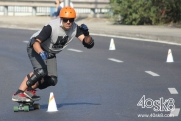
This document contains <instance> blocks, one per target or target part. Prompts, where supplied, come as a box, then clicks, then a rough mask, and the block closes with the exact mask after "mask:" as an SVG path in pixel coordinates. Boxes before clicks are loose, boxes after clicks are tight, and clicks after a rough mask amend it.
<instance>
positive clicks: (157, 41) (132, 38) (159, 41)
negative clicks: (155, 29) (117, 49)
mask: <svg viewBox="0 0 181 121" xmlns="http://www.w3.org/2000/svg"><path fill="white" fill-rule="evenodd" d="M90 34H91V35H96V36H103V37H114V38H121V39H129V40H130V39H131V40H137V41H147V42H156V43H164V44H170V45H180V46H181V44H179V43H174V42H167V41H162V40H154V39H143V38H139V37H138V38H135V37H125V36H118V35H109V34H96V33H90Z"/></svg>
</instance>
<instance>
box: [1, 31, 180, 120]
mask: <svg viewBox="0 0 181 121" xmlns="http://www.w3.org/2000/svg"><path fill="white" fill-rule="evenodd" d="M34 32H35V31H32V30H20V29H5V28H0V42H1V44H0V77H1V83H0V95H1V101H0V121H145V120H146V121H160V120H162V121H170V120H172V121H180V117H181V116H180V115H179V112H180V111H179V109H180V108H181V98H180V93H181V88H180V87H181V83H180V82H181V75H180V72H181V68H180V67H181V56H180V55H181V47H180V46H177V45H169V44H163V43H153V42H145V41H136V40H128V39H119V38H113V39H114V42H115V46H116V50H113V51H111V50H109V44H110V40H111V37H100V36H94V39H95V46H94V48H93V49H91V50H89V49H86V48H84V47H83V46H82V44H81V43H80V42H79V41H78V40H77V39H74V40H73V41H72V43H70V44H69V45H68V47H67V48H66V49H65V50H63V51H62V52H61V53H60V54H58V55H57V62H58V75H59V77H58V78H59V82H58V84H57V85H56V86H55V87H49V88H47V89H45V90H38V91H37V94H38V95H40V96H41V100H40V101H38V103H40V106H41V108H40V110H34V111H30V112H13V106H15V105H17V103H15V102H12V100H11V97H12V94H13V93H14V92H15V91H16V90H17V89H18V87H19V85H20V83H21V81H22V79H23V78H24V76H25V75H27V74H28V73H29V72H31V71H32V67H31V64H30V61H29V60H28V56H27V54H26V42H27V41H28V38H29V37H30V36H31V35H32V34H33V33H34ZM168 49H171V50H172V54H173V58H174V62H173V63H166V58H167V53H168ZM76 50H77V51H79V52H77V51H76ZM169 89H170V90H169ZM50 92H53V93H54V96H55V101H56V104H57V108H58V111H57V112H54V113H49V112H47V108H48V100H49V95H50ZM173 93H174V94H173ZM142 97H143V98H142ZM139 101H140V102H139ZM138 102H139V104H140V105H141V106H142V107H141V106H137V104H138ZM174 107H175V108H176V110H174V111H173V112H170V109H173V108H174ZM143 114H144V116H148V115H149V116H152V117H144V118H143V117H139V116H143ZM167 114H168V115H169V114H175V117H165V116H167ZM159 116H161V117H159Z"/></svg>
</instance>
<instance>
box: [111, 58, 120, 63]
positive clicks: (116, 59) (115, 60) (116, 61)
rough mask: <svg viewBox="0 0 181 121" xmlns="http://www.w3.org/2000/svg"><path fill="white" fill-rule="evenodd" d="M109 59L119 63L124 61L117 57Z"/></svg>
mask: <svg viewBox="0 0 181 121" xmlns="http://www.w3.org/2000/svg"><path fill="white" fill-rule="evenodd" d="M108 60H110V61H114V62H117V63H122V62H123V61H121V60H117V59H114V58H108Z"/></svg>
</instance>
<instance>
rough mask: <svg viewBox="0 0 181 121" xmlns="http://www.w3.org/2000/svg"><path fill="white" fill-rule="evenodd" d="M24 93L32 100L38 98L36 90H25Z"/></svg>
mask: <svg viewBox="0 0 181 121" xmlns="http://www.w3.org/2000/svg"><path fill="white" fill-rule="evenodd" d="M24 94H25V95H26V96H27V97H28V98H30V99H32V100H33V101H38V100H40V96H37V95H36V90H26V91H25V92H24Z"/></svg>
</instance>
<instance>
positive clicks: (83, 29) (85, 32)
mask: <svg viewBox="0 0 181 121" xmlns="http://www.w3.org/2000/svg"><path fill="white" fill-rule="evenodd" d="M80 29H81V30H82V32H83V34H84V35H85V36H89V31H88V30H89V29H88V27H87V26H86V25H85V24H81V26H80Z"/></svg>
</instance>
